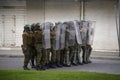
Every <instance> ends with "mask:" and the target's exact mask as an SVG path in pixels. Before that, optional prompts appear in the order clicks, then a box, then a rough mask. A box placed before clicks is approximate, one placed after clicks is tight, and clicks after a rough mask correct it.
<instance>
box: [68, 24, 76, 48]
mask: <svg viewBox="0 0 120 80" xmlns="http://www.w3.org/2000/svg"><path fill="white" fill-rule="evenodd" d="M69 25H70V26H69V39H68V40H69V41H68V44H69V46H74V44H75V27H74V25H73V24H72V23H71V24H69Z"/></svg>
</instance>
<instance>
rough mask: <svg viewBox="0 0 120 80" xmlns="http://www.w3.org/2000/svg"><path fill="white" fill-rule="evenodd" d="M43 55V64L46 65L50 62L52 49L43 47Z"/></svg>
mask: <svg viewBox="0 0 120 80" xmlns="http://www.w3.org/2000/svg"><path fill="white" fill-rule="evenodd" d="M42 54H43V57H42V61H41V62H42V64H43V65H46V64H49V62H50V49H43V53H42Z"/></svg>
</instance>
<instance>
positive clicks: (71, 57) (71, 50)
mask: <svg viewBox="0 0 120 80" xmlns="http://www.w3.org/2000/svg"><path fill="white" fill-rule="evenodd" d="M69 55H70V63H72V62H73V56H74V47H73V46H71V47H70V54H69Z"/></svg>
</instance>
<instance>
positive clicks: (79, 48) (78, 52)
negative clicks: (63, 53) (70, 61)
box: [76, 45, 82, 65]
mask: <svg viewBox="0 0 120 80" xmlns="http://www.w3.org/2000/svg"><path fill="white" fill-rule="evenodd" d="M80 52H81V46H80V45H78V47H77V55H76V60H77V64H79V65H82V63H81V57H80Z"/></svg>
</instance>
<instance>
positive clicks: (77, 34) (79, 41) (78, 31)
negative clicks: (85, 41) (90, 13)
mask: <svg viewBox="0 0 120 80" xmlns="http://www.w3.org/2000/svg"><path fill="white" fill-rule="evenodd" d="M74 27H75V33H76V39H77V43H78V44H82V39H81V33H80V28H79V24H78V23H77V22H76V21H74Z"/></svg>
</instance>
